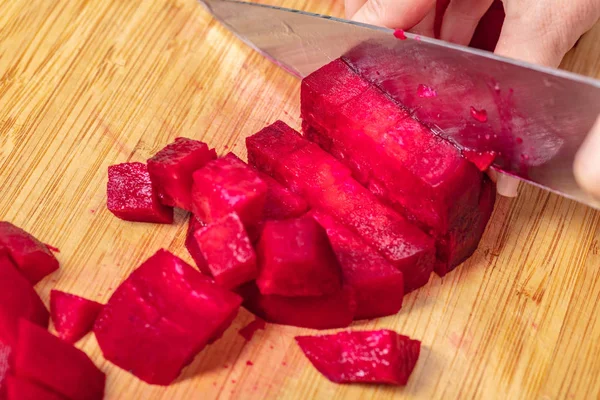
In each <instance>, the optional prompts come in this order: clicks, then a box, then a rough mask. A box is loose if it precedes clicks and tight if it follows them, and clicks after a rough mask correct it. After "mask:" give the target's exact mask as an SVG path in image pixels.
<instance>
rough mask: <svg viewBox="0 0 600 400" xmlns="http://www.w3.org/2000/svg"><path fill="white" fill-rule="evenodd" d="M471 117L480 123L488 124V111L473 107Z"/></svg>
mask: <svg viewBox="0 0 600 400" xmlns="http://www.w3.org/2000/svg"><path fill="white" fill-rule="evenodd" d="M471 117H473V119H475V120H477V121H479V122H487V119H488V117H487V111H486V110H484V109H481V110H478V109H476V108H475V107H473V106H471Z"/></svg>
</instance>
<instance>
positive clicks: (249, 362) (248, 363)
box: [246, 360, 254, 367]
mask: <svg viewBox="0 0 600 400" xmlns="http://www.w3.org/2000/svg"><path fill="white" fill-rule="evenodd" d="M246 365H247V366H249V367H251V366H253V365H254V363H253V362H252V361H250V360H248V361H246Z"/></svg>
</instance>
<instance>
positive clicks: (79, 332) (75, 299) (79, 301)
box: [50, 290, 104, 343]
mask: <svg viewBox="0 0 600 400" xmlns="http://www.w3.org/2000/svg"><path fill="white" fill-rule="evenodd" d="M102 307H104V306H103V305H102V304H100V303H98V302H95V301H92V300H88V299H85V298H83V297H79V296H75V295H74V294H70V293H65V292H61V291H60V290H52V291H50V316H51V317H52V322H54V328H55V329H56V332H57V333H58V337H59V338H61V339H63V340H65V341H67V342H69V343H75V342H76V341H78V340H79V339H81V338H82V337H84V336H85V334H86V333H88V332H89V331H91V330H92V327H93V326H94V321H96V317H97V316H98V314H100V311H101V310H102Z"/></svg>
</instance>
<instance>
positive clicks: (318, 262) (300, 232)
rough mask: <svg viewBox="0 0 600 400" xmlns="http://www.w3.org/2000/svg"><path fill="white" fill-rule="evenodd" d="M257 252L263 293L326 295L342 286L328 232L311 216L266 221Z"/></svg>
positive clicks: (293, 295) (260, 286)
mask: <svg viewBox="0 0 600 400" xmlns="http://www.w3.org/2000/svg"><path fill="white" fill-rule="evenodd" d="M257 252H258V258H259V269H260V273H259V276H258V278H257V279H256V284H257V286H258V288H259V289H260V292H261V293H262V294H264V295H281V296H288V297H299V296H324V295H329V294H333V293H335V292H337V291H339V290H340V289H341V286H342V284H341V272H340V266H339V264H338V262H337V259H336V258H335V254H334V253H333V249H332V248H331V243H329V238H328V237H327V233H326V232H325V230H324V229H323V228H322V227H321V226H320V225H319V224H317V222H316V221H315V220H314V219H312V218H310V217H308V216H304V217H301V218H296V219H289V220H285V221H269V222H267V223H266V224H265V227H264V229H263V232H262V236H261V238H260V242H259V244H258V248H257Z"/></svg>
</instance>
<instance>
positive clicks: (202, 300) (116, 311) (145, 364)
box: [94, 250, 242, 385]
mask: <svg viewBox="0 0 600 400" xmlns="http://www.w3.org/2000/svg"><path fill="white" fill-rule="evenodd" d="M241 301H242V299H241V298H240V297H239V296H238V295H236V294H234V293H231V292H229V291H227V290H225V289H224V288H222V287H220V286H218V285H216V284H215V283H214V282H213V281H212V280H211V279H210V278H208V277H207V276H205V275H202V274H201V273H199V272H198V271H196V270H195V269H194V268H192V267H191V266H190V265H188V264H187V263H185V262H184V261H183V260H181V259H179V258H178V257H175V256H174V255H173V254H171V253H169V252H168V251H165V250H159V251H158V252H157V253H156V254H154V255H153V256H152V257H150V258H149V259H148V260H147V261H146V262H144V263H143V264H142V265H141V266H139V267H138V268H137V269H136V270H135V271H133V272H132V273H131V275H129V277H128V278H127V279H126V280H125V281H124V282H123V283H122V284H121V285H120V286H119V287H118V288H117V289H116V290H115V292H114V293H113V295H112V296H111V298H110V299H109V301H108V303H107V304H106V305H105V306H104V308H103V309H102V311H101V312H100V315H99V316H98V319H96V323H95V325H94V333H95V335H96V338H97V339H98V344H99V345H100V348H101V350H102V353H103V354H104V357H105V358H106V359H107V360H109V361H111V362H113V363H114V364H116V365H117V366H119V367H121V368H123V369H125V370H127V371H129V372H131V373H132V374H134V375H135V376H137V377H138V378H140V379H142V380H143V381H145V382H148V383H150V384H157V385H168V384H170V383H171V382H173V380H174V379H175V378H176V377H177V376H178V375H179V373H180V372H181V369H182V368H183V367H185V366H186V365H187V364H189V363H190V362H191V361H192V360H193V358H194V357H195V356H196V354H197V353H198V352H199V351H201V350H202V349H203V348H204V346H205V345H206V344H207V343H208V342H210V341H214V340H216V339H217V338H219V337H220V336H221V334H222V333H223V332H224V331H225V330H226V329H227V327H228V326H229V325H230V324H231V322H232V320H233V319H234V318H235V316H236V314H237V312H238V309H239V306H240V304H241Z"/></svg>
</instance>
